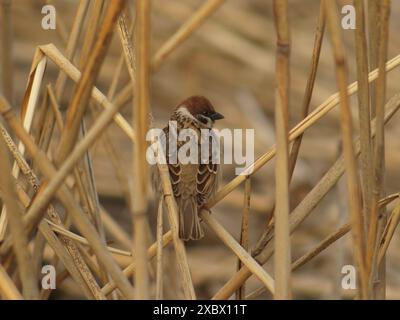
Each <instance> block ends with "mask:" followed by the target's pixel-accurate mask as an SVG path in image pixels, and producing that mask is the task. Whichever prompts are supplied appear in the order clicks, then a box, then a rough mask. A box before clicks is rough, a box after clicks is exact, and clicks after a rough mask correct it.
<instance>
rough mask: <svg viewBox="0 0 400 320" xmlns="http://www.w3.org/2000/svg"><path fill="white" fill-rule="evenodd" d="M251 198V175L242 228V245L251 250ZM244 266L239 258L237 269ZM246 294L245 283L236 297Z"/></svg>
mask: <svg viewBox="0 0 400 320" xmlns="http://www.w3.org/2000/svg"><path fill="white" fill-rule="evenodd" d="M250 198H251V179H250V177H249V178H248V179H247V180H246V182H245V183H244V196H243V211H242V223H241V228H240V241H239V243H240V245H241V246H242V247H243V249H244V250H246V251H248V250H249V215H250ZM242 266H243V264H242V261H241V260H240V259H238V263H237V271H239V270H240V268H241V267H242ZM245 296H246V288H245V284H243V286H241V287H240V288H239V289H238V290H237V291H236V299H237V300H244V298H245Z"/></svg>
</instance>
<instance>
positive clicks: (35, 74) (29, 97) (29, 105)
mask: <svg viewBox="0 0 400 320" xmlns="http://www.w3.org/2000/svg"><path fill="white" fill-rule="evenodd" d="M36 56H37V57H38V56H39V54H38V53H37V52H36ZM35 60H36V59H34V61H35ZM45 69H46V58H42V59H40V62H39V63H38V64H37V65H36V64H35V62H34V63H33V64H32V71H31V73H30V75H29V81H28V85H27V89H26V92H25V96H24V102H23V105H22V121H23V126H24V128H25V130H27V131H28V132H30V130H31V127H32V123H33V115H34V113H35V110H36V105H37V101H38V99H39V93H40V87H41V84H42V80H43V76H44V71H45ZM18 150H19V151H20V152H21V153H22V154H24V152H25V147H24V145H23V144H22V143H19V145H18ZM18 174H19V167H18V165H17V164H16V163H14V165H13V168H12V175H13V176H14V177H16V178H18ZM6 228H7V212H6V209H5V207H3V208H2V210H1V217H0V241H1V240H3V239H4V236H5V232H6Z"/></svg>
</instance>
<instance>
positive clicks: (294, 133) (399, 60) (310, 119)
mask: <svg viewBox="0 0 400 320" xmlns="http://www.w3.org/2000/svg"><path fill="white" fill-rule="evenodd" d="M398 65H400V55H398V56H396V57H395V58H393V59H391V60H390V61H388V62H387V64H386V70H387V71H389V70H393V68H395V67H397V66H398ZM377 77H378V70H377V69H375V70H374V71H372V72H370V73H369V77H368V81H369V82H372V81H374V80H376V79H377ZM357 90H358V86H357V82H353V83H352V84H350V85H349V86H348V87H347V94H348V95H352V94H354V93H356V92H357ZM339 101H340V99H339V93H335V94H333V95H331V96H330V97H329V98H328V99H327V100H325V101H324V102H323V103H322V104H321V105H319V106H318V107H317V108H316V109H314V110H313V112H311V113H310V114H309V115H308V116H307V117H306V118H305V119H304V120H302V121H301V122H299V123H298V124H297V125H296V126H295V127H294V128H293V129H292V130H290V132H289V142H291V141H293V140H294V139H296V138H297V137H299V136H300V135H301V134H303V133H304V132H305V131H306V130H307V129H308V128H310V127H311V126H313V125H314V124H315V123H316V122H318V120H320V119H321V118H322V117H323V116H325V115H326V114H327V113H328V112H329V111H331V110H332V109H333V108H334V107H335V106H336V105H338V103H339ZM275 154H276V147H275V146H272V147H271V148H270V150H268V151H267V152H266V153H264V154H263V155H262V156H261V157H259V158H258V159H257V160H256V161H255V162H254V163H253V164H251V165H250V166H249V167H247V168H246V169H245V170H244V171H243V173H242V174H241V175H239V176H237V177H236V178H234V179H232V180H231V181H230V182H229V183H227V184H226V185H225V186H224V187H223V188H222V189H220V190H219V191H218V193H217V194H216V195H215V196H214V197H213V198H212V199H210V200H209V201H208V203H207V207H208V208H211V207H213V206H214V205H215V204H217V203H218V202H220V201H221V200H222V199H223V198H225V197H226V196H227V195H228V194H229V193H230V192H232V190H234V189H235V188H236V187H238V186H239V185H240V184H241V183H242V182H244V181H245V180H246V175H248V174H250V173H251V174H254V173H256V172H257V171H258V170H259V169H260V168H262V167H263V166H264V165H265V164H266V163H268V161H270V160H271V159H272V158H273V157H274V156H275Z"/></svg>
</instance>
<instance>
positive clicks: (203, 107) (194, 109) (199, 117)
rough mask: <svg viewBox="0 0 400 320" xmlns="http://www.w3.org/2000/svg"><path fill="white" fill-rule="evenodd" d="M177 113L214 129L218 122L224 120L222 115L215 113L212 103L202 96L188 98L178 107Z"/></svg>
mask: <svg viewBox="0 0 400 320" xmlns="http://www.w3.org/2000/svg"><path fill="white" fill-rule="evenodd" d="M177 111H178V112H180V113H181V114H182V115H184V116H188V117H190V118H192V119H194V120H195V121H197V122H198V123H200V125H201V126H203V127H207V128H212V127H213V125H214V122H215V121H216V120H220V119H223V118H224V116H223V115H222V114H220V113H218V112H216V111H215V109H214V107H213V105H212V104H211V102H210V101H209V100H208V99H207V98H205V97H202V96H192V97H190V98H187V99H186V100H185V101H183V102H182V103H180V104H179V105H178V107H177Z"/></svg>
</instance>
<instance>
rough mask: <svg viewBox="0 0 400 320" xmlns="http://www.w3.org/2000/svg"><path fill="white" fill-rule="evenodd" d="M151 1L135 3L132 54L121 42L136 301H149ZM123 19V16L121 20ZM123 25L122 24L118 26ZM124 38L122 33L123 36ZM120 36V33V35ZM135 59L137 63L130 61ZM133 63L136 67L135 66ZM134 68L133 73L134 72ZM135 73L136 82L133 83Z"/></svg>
mask: <svg viewBox="0 0 400 320" xmlns="http://www.w3.org/2000/svg"><path fill="white" fill-rule="evenodd" d="M150 8H151V7H150V1H148V0H139V1H137V2H136V10H137V26H136V29H135V31H136V40H137V43H136V46H135V47H134V50H135V53H133V50H132V47H131V46H129V44H130V42H129V41H128V39H130V37H129V36H128V35H126V34H125V37H122V38H123V39H125V40H126V41H122V42H123V43H122V44H123V48H124V54H125V61H126V62H127V66H128V70H129V75H130V80H131V87H132V89H134V90H135V92H136V94H135V99H134V101H133V103H132V105H133V106H132V115H133V128H134V130H135V133H136V140H135V144H134V146H133V155H132V159H133V164H132V176H133V177H135V179H134V181H133V186H132V190H131V192H132V193H131V199H132V200H131V201H132V202H131V213H132V223H133V228H132V231H133V251H134V252H135V257H136V268H137V271H136V272H135V275H134V281H135V289H136V298H137V299H149V297H150V293H149V282H150V280H149V270H148V259H147V247H148V245H147V239H148V238H147V234H146V231H147V229H146V226H147V224H148V221H147V210H148V172H149V170H148V163H147V161H146V148H147V141H146V134H147V131H148V126H149V124H148V115H149V112H150V58H149V57H150V37H151V29H150V28H151V23H150V14H151V10H150ZM122 17H123V16H122ZM122 17H121V18H120V19H119V30H120V31H121V30H122V29H121V28H122V27H123V26H125V28H124V29H123V30H124V31H126V32H127V28H126V24H124V23H123V21H124V20H122V19H123V18H122ZM121 22H122V23H121ZM122 34H123V32H122ZM120 35H121V32H120ZM133 56H135V57H136V59H137V60H136V61H135V60H134V59H133ZM134 63H136V66H134ZM134 68H136V70H135V69H134ZM135 71H136V72H137V79H135V78H136V77H135Z"/></svg>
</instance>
